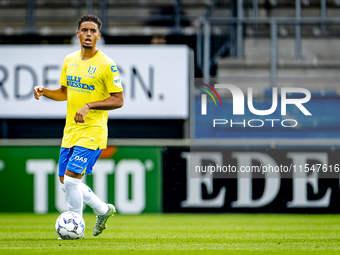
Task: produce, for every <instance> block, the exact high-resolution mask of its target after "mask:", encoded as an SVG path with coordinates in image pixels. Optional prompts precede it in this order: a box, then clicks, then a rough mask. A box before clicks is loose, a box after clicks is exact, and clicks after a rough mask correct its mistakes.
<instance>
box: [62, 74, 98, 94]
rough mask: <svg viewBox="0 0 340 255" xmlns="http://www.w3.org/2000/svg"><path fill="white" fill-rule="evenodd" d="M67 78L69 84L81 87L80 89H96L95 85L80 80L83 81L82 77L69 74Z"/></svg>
mask: <svg viewBox="0 0 340 255" xmlns="http://www.w3.org/2000/svg"><path fill="white" fill-rule="evenodd" d="M66 78H67V86H70V87H74V88H79V89H85V90H90V91H93V90H94V89H95V86H94V85H88V84H85V83H81V82H80V81H81V79H82V77H77V76H72V75H67V76H66Z"/></svg>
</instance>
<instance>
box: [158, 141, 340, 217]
mask: <svg viewBox="0 0 340 255" xmlns="http://www.w3.org/2000/svg"><path fill="white" fill-rule="evenodd" d="M339 157H340V151H339V150H325V149H251V150H250V149H248V150H245V149H234V150H231V149H219V150H218V149H216V148H214V149H210V150H208V149H201V150H195V151H194V152H193V151H190V150H189V148H175V147H168V148H164V149H163V165H164V168H163V210H164V212H277V213H280V212H284V213H339V212H340V207H339V206H338V203H339V202H338V201H339V199H340V194H339V175H340V162H339V161H338V159H339ZM189 159H190V161H191V164H197V165H198V167H199V169H197V171H199V172H200V173H199V175H196V176H195V177H193V176H192V174H191V173H190V170H189V169H190V163H189ZM227 171H229V174H228V175H226V174H225V173H226V172H227ZM221 172H222V175H221ZM223 173H224V175H223Z"/></svg>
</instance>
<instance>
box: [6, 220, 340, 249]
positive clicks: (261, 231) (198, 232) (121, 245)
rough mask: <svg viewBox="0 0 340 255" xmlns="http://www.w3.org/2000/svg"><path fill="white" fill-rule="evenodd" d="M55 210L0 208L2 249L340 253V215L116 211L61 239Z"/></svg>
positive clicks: (88, 222)
mask: <svg viewBox="0 0 340 255" xmlns="http://www.w3.org/2000/svg"><path fill="white" fill-rule="evenodd" d="M57 217H58V215H57V214H48V215H41V216H40V215H34V214H0V254H1V255H5V254H56V255H65V254H72V255H77V254H79V255H85V254H95V255H97V254H100V255H101V254H105V255H108V254H111V253H112V252H113V251H115V253H114V254H155V255H156V254H202V255H203V254H204V255H207V254H208V255H209V254H213V255H218V254H237V255H239V254H241V255H243V254H247V255H248V254H250V255H252V254H256V255H257V254H261V255H262V254H303V255H305V254H313V255H315V254H316V255H319V254H340V215H291V214H284V215H278V214H255V215H254V214H253V215H252V214H147V215H139V216H122V215H116V216H114V217H112V218H110V219H109V221H108V227H107V229H106V230H104V232H103V233H102V234H101V235H100V236H98V237H94V236H93V235H92V227H93V225H94V223H95V216H94V215H93V214H85V216H84V219H85V222H86V230H85V237H86V239H85V240H74V241H69V240H61V241H58V240H57V234H56V233H55V230H54V223H55V220H56V218H57Z"/></svg>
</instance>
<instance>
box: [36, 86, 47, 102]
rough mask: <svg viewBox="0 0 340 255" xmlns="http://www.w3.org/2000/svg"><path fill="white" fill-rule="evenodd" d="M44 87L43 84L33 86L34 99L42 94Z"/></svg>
mask: <svg viewBox="0 0 340 255" xmlns="http://www.w3.org/2000/svg"><path fill="white" fill-rule="evenodd" d="M44 92H45V88H44V86H35V87H34V89H33V93H34V97H35V99H37V100H39V98H40V97H41V96H42V95H44Z"/></svg>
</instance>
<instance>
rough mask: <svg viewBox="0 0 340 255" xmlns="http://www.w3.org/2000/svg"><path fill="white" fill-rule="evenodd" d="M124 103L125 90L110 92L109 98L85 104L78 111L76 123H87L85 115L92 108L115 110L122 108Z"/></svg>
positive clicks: (75, 118)
mask: <svg viewBox="0 0 340 255" xmlns="http://www.w3.org/2000/svg"><path fill="white" fill-rule="evenodd" d="M123 104H124V95H123V91H121V92H117V93H110V97H109V98H107V99H104V100H102V101H97V102H91V103H87V104H85V105H84V106H83V107H82V108H81V109H80V110H79V111H77V112H76V115H75V116H74V120H75V122H76V123H85V116H86V115H87V114H88V113H89V112H90V110H114V109H117V108H121V107H122V106H123Z"/></svg>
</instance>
